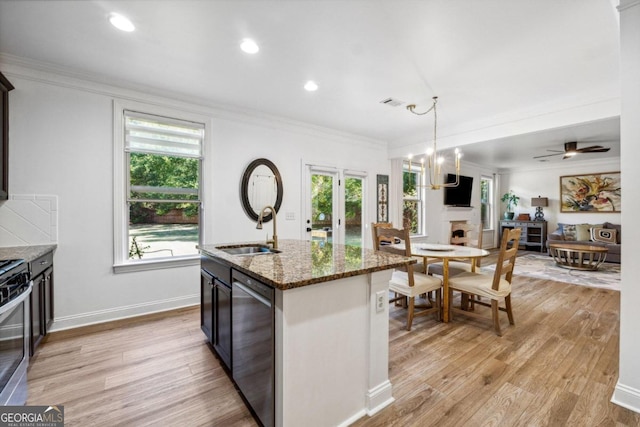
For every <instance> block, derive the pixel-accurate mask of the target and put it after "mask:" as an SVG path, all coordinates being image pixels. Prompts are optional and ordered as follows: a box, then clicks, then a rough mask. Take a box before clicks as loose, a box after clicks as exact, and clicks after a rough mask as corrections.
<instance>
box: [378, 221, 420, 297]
mask: <svg viewBox="0 0 640 427" xmlns="http://www.w3.org/2000/svg"><path fill="white" fill-rule="evenodd" d="M378 224H380V223H378ZM384 224H386V223H384ZM371 231H372V233H373V241H374V242H391V243H393V242H395V240H396V239H399V240H400V241H401V243H404V249H401V248H398V247H397V246H395V245H391V244H389V245H383V244H378V245H377V247H376V248H375V249H376V250H377V251H380V252H388V253H392V254H398V255H404V256H407V257H411V240H410V238H409V237H410V234H409V229H408V228H402V229H398V228H393V227H392V226H391V224H386V225H378V226H376V224H375V223H372V224H371ZM401 270H403V271H406V272H407V275H408V280H409V286H413V285H414V278H413V264H408V265H407V267H406V270H405V269H404V268H402V269H401Z"/></svg>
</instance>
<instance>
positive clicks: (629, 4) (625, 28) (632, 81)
mask: <svg viewBox="0 0 640 427" xmlns="http://www.w3.org/2000/svg"><path fill="white" fill-rule="evenodd" d="M620 41H621V43H620V45H621V59H622V60H621V67H620V69H621V86H622V108H621V121H620V130H621V153H622V155H621V157H622V160H621V164H622V187H623V189H624V188H629V189H632V188H635V186H636V185H637V184H638V182H640V168H639V167H638V156H639V154H640V153H639V150H638V148H637V147H638V140H639V139H640V120H639V119H640V80H639V79H638V75H640V2H639V1H637V0H622V1H621V2H620ZM634 196H635V194H634ZM622 208H623V209H622V220H623V223H624V225H625V229H624V233H622V239H623V243H625V242H629V243H628V244H627V243H625V245H626V246H625V247H628V246H630V245H631V244H633V243H635V242H637V241H638V239H640V227H638V226H637V223H638V221H637V218H636V217H635V216H636V215H638V212H640V199H639V198H638V197H625V198H624V199H623V201H622ZM636 255H637V254H636V253H635V251H633V250H625V251H623V252H622V265H623V266H624V268H623V269H622V285H621V290H620V367H619V377H618V383H617V384H616V389H615V392H614V394H613V398H612V401H613V402H615V403H617V404H619V405H622V406H624V407H627V408H629V409H632V410H634V411H636V412H640V363H638V355H639V354H640V329H639V328H638V325H640V310H638V308H637V302H638V300H640V286H638V279H637V278H638V277H640V265H639V264H638V261H637V258H636Z"/></svg>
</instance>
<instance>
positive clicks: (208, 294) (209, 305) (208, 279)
mask: <svg viewBox="0 0 640 427" xmlns="http://www.w3.org/2000/svg"><path fill="white" fill-rule="evenodd" d="M200 329H202V332H204V334H205V335H206V336H207V340H208V341H209V342H210V343H211V344H213V276H211V275H210V274H209V273H207V272H206V271H204V270H200Z"/></svg>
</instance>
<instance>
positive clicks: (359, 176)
mask: <svg viewBox="0 0 640 427" xmlns="http://www.w3.org/2000/svg"><path fill="white" fill-rule="evenodd" d="M305 181H306V182H305V185H304V186H305V188H306V191H305V197H304V199H305V200H304V204H305V209H304V212H305V224H304V234H305V237H306V238H307V239H311V240H319V241H323V242H327V243H343V244H347V245H353V246H360V247H362V246H363V245H364V243H363V242H364V234H363V233H364V230H365V227H364V224H366V222H365V221H364V219H365V214H364V194H365V185H366V174H365V173H364V172H358V171H349V170H344V169H337V168H332V167H321V166H315V165H306V178H305Z"/></svg>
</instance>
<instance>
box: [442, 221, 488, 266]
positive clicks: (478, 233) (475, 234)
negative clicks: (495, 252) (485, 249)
mask: <svg viewBox="0 0 640 427" xmlns="http://www.w3.org/2000/svg"><path fill="white" fill-rule="evenodd" d="M449 243H450V244H452V245H462V246H470V247H472V248H478V249H482V223H480V224H467V223H464V222H454V223H452V224H451V238H450V239H449ZM476 267H480V258H478V259H477V260H476Z"/></svg>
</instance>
